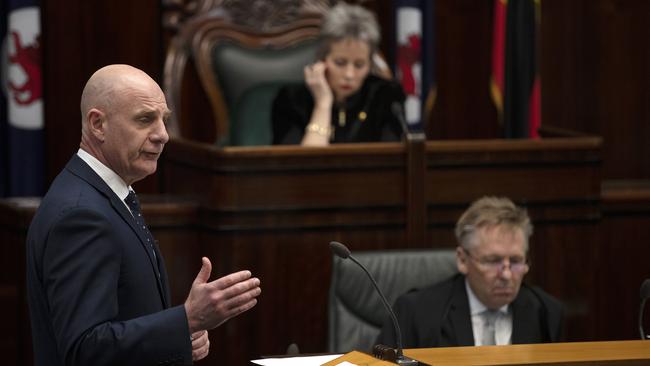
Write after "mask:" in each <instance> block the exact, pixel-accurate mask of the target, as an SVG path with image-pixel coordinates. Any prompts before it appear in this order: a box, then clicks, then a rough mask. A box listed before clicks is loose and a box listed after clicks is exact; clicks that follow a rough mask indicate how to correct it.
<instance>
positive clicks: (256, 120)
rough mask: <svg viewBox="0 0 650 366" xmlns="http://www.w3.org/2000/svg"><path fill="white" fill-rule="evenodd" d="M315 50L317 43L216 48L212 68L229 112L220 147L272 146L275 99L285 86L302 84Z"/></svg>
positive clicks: (221, 45) (310, 40) (223, 44)
mask: <svg viewBox="0 0 650 366" xmlns="http://www.w3.org/2000/svg"><path fill="white" fill-rule="evenodd" d="M316 47H317V44H316V40H315V39H308V40H306V41H304V42H302V43H299V44H296V45H292V46H289V47H286V48H270V47H264V48H249V47H244V46H242V45H239V44H234V43H232V42H224V43H221V44H217V45H215V47H214V48H213V50H212V60H213V61H212V64H213V68H214V73H215V75H217V79H218V83H219V85H220V87H221V90H222V92H223V97H224V101H225V104H226V107H227V108H228V111H229V114H228V118H229V120H228V125H229V133H228V135H227V136H224V138H222V139H220V140H219V141H218V144H219V145H225V146H251V145H270V144H271V142H272V134H271V130H272V129H271V108H272V103H273V99H274V98H275V95H276V94H277V91H278V89H279V88H280V87H281V86H282V85H285V84H287V83H295V82H299V81H301V80H303V68H304V66H305V65H307V64H309V63H312V62H313V61H314V54H315V52H316Z"/></svg>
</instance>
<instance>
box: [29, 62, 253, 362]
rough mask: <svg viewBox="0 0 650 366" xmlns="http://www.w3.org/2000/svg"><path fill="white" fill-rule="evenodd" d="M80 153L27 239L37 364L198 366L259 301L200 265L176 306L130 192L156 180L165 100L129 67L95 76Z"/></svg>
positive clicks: (232, 279) (244, 275)
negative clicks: (223, 327)
mask: <svg viewBox="0 0 650 366" xmlns="http://www.w3.org/2000/svg"><path fill="white" fill-rule="evenodd" d="M81 114H82V126H81V127H82V138H81V146H80V149H79V150H78V152H77V153H76V154H75V155H74V156H73V157H72V158H71V159H70V161H69V162H68V164H67V165H66V167H65V168H64V169H63V171H62V172H61V173H60V174H59V175H58V176H57V177H56V179H55V180H54V182H53V183H52V185H51V187H50V189H49V191H48V193H47V194H46V195H45V197H44V198H43V200H42V202H41V205H40V207H39V209H38V211H37V213H36V215H35V217H34V219H33V221H32V223H31V225H30V228H29V232H28V236H27V297H28V303H29V309H30V317H31V322H32V334H33V340H34V355H35V364H36V366H43V365H50V366H59V365H138V366H141V365H163V364H164V365H191V364H192V363H193V361H195V360H200V359H202V358H204V357H205V356H206V355H207V354H208V352H209V348H210V342H209V338H208V332H207V330H209V329H212V328H214V327H217V326H219V325H220V324H222V323H223V322H225V321H226V320H228V319H229V318H232V317H234V316H237V315H238V314H241V313H242V312H244V311H247V310H248V309H250V308H252V307H253V306H254V305H255V304H256V301H257V300H256V297H257V296H258V295H259V294H260V291H261V290H260V287H259V284H260V281H259V280H258V279H257V278H253V277H252V276H251V273H250V272H249V271H240V272H237V273H233V274H230V275H228V276H225V277H222V278H220V279H217V280H215V281H212V282H209V281H208V280H209V277H210V272H211V263H210V261H209V259H208V258H203V259H202V267H201V270H200V271H199V273H198V275H197V277H196V279H195V281H194V283H193V284H192V288H191V289H190V293H189V295H188V298H187V300H186V301H185V303H184V304H181V305H177V306H172V304H171V301H170V295H169V287H168V280H167V273H166V271H165V265H164V261H163V258H162V254H161V253H160V251H159V249H158V246H157V245H156V242H155V240H154V238H153V236H152V235H151V233H150V232H149V230H148V229H147V227H146V224H145V223H144V219H143V218H142V215H141V213H140V209H139V205H138V203H137V198H136V196H135V193H134V192H133V189H132V187H131V184H133V183H135V182H137V181H139V180H141V179H142V178H144V177H146V176H148V175H150V174H153V173H154V172H155V171H156V168H157V160H158V157H159V156H160V153H161V152H162V150H163V147H164V145H165V143H166V142H167V141H168V139H169V136H168V134H167V130H166V127H165V122H166V121H167V119H168V117H169V114H170V111H169V110H168V108H167V104H166V101H165V96H164V94H163V92H162V90H161V89H160V87H159V86H158V84H156V82H155V81H154V80H152V79H151V78H150V77H149V76H148V75H147V74H146V73H144V72H142V71H141V70H138V69H136V68H134V67H131V66H128V65H110V66H107V67H104V68H102V69H100V70H98V71H97V72H95V73H94V74H93V75H92V77H91V78H90V79H89V80H88V83H87V84H86V86H85V88H84V91H83V93H82V98H81Z"/></svg>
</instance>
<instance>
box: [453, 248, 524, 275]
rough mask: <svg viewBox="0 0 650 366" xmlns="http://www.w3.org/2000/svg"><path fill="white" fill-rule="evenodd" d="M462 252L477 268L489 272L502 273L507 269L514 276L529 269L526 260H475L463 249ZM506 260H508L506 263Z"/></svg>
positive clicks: (495, 258) (509, 258) (491, 258)
mask: <svg viewBox="0 0 650 366" xmlns="http://www.w3.org/2000/svg"><path fill="white" fill-rule="evenodd" d="M463 252H465V254H467V256H468V257H469V258H470V259H472V260H474V261H475V262H476V263H478V264H479V266H481V267H483V268H485V269H487V270H488V271H491V272H497V273H502V272H503V271H505V270H506V267H507V268H508V269H509V270H510V272H512V273H515V274H521V273H524V272H525V271H526V270H527V269H528V268H530V265H529V264H528V260H527V259H526V258H522V257H505V258H504V257H486V258H476V257H474V256H473V255H472V254H471V253H470V252H469V251H468V250H467V249H465V248H463ZM506 259H507V260H508V261H507V262H506Z"/></svg>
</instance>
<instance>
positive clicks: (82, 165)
mask: <svg viewBox="0 0 650 366" xmlns="http://www.w3.org/2000/svg"><path fill="white" fill-rule="evenodd" d="M66 168H67V169H68V170H70V172H72V173H73V174H74V175H76V176H78V177H79V178H81V179H83V180H85V181H86V182H88V184H90V185H91V186H93V187H94V188H95V189H97V190H98V191H99V192H101V193H102V194H103V195H104V196H105V197H106V198H107V199H108V201H109V202H110V204H111V206H112V207H113V209H114V210H115V211H117V213H118V214H119V215H120V216H121V217H122V219H123V220H124V222H126V224H127V225H129V227H130V228H131V230H133V232H134V233H135V234H136V235H137V237H138V239H140V240H139V241H140V246H141V247H142V249H143V250H144V251H145V253H146V254H147V257H148V258H149V264H150V265H151V270H152V271H153V273H154V276H155V277H156V280H157V284H158V292H159V293H160V299H161V301H162V303H163V306H164V307H165V308H167V307H169V301H168V296H167V291H166V290H165V289H166V286H165V284H166V282H163V277H164V278H165V281H166V278H167V276H166V275H165V276H163V274H162V272H163V271H164V267H163V266H160V267H157V266H156V259H155V258H154V257H153V254H152V253H151V251H150V250H149V248H148V247H147V238H146V237H145V234H144V232H143V231H142V230H141V229H140V228H138V227H136V224H135V220H134V219H133V216H132V215H131V212H130V211H129V210H128V208H126V205H125V204H124V202H123V201H122V200H121V199H120V198H119V197H118V196H117V195H116V194H115V192H113V190H112V189H111V188H110V187H109V186H108V185H107V184H106V182H104V181H103V180H102V178H101V177H100V176H99V175H97V173H95V171H94V170H92V168H91V167H90V166H88V164H86V162H84V161H83V160H82V159H81V158H80V157H79V156H78V155H76V154H75V155H74V156H73V157H72V159H70V161H69V162H68V165H67V166H66ZM156 247H157V245H155V243H154V248H155V249H154V250H155V251H156V255H157V256H158V258H161V257H160V253H159V251H158V249H157V248H156ZM161 262H162V261H161ZM156 268H159V270H160V272H161V275H160V277H159V276H158V273H157V272H158V270H157V269H156Z"/></svg>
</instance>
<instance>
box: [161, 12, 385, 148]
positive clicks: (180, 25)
mask: <svg viewBox="0 0 650 366" xmlns="http://www.w3.org/2000/svg"><path fill="white" fill-rule="evenodd" d="M334 2H335V1H326V0H284V1H273V2H269V1H254V0H248V1H235V0H231V1H217V0H211V1H210V0H204V1H198V2H196V3H197V4H194V5H193V7H192V8H193V9H195V11H196V14H194V15H193V16H190V17H188V18H187V19H186V20H183V21H179V20H178V19H177V20H176V23H177V24H176V27H177V34H176V35H175V36H174V37H173V38H172V39H171V41H170V44H169V47H168V52H167V58H166V60H165V69H164V81H163V88H164V91H165V94H166V96H167V103H168V104H169V106H170V109H171V110H172V111H173V117H172V118H171V121H170V125H169V132H170V134H171V136H172V137H176V136H178V137H185V138H189V139H193V140H198V141H202V142H212V143H214V142H216V143H217V145H218V146H238V145H268V144H270V143H271V141H272V132H271V131H272V128H271V113H270V111H271V106H272V102H273V99H274V97H275V94H276V92H277V90H278V89H279V87H280V86H281V85H283V84H286V83H291V82H299V81H302V80H303V68H304V66H305V65H307V64H309V63H311V62H313V61H314V57H315V52H316V47H317V40H318V35H319V32H320V24H321V18H322V15H323V13H324V12H325V11H327V9H328V8H329V7H330V6H331V5H332V3H334ZM376 68H378V69H379V70H381V71H380V72H379V73H380V74H381V75H384V76H388V77H390V70H389V68H388V67H387V65H386V64H385V62H383V60H381V59H378V60H376ZM197 79H198V82H197ZM192 83H194V84H192ZM197 84H200V86H201V88H202V90H203V92H204V94H203V95H201V93H198V91H197V90H196V89H198V88H197V86H196V85H197ZM205 96H207V101H208V103H204V104H208V105H209V107H208V110H211V112H212V113H209V112H207V113H206V111H205V109H206V108H199V110H198V111H197V110H195V109H196V107H195V106H196V105H197V104H198V102H197V101H201V99H203V100H205V99H206V98H205ZM190 106H192V107H190ZM206 116H209V117H206Z"/></svg>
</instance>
